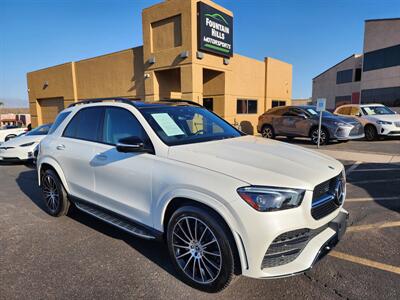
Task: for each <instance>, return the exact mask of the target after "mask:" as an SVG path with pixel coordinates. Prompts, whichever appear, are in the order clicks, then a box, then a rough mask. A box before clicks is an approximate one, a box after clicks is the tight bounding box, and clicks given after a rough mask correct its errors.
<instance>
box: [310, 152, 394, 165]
mask: <svg viewBox="0 0 400 300" xmlns="http://www.w3.org/2000/svg"><path fill="white" fill-rule="evenodd" d="M317 151H318V152H321V153H323V154H326V155H329V156H332V157H333V158H336V159H339V160H352V161H357V162H363V163H386V164H388V163H394V164H395V163H400V155H385V154H375V153H365V152H348V151H335V150H317Z"/></svg>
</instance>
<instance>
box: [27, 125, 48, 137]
mask: <svg viewBox="0 0 400 300" xmlns="http://www.w3.org/2000/svg"><path fill="white" fill-rule="evenodd" d="M50 127H51V124H45V125H42V126H39V127H37V128H35V129H33V130H31V131H29V132H28V133H27V134H26V136H33V135H46V134H47V133H48V132H49V130H50Z"/></svg>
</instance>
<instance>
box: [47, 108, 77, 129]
mask: <svg viewBox="0 0 400 300" xmlns="http://www.w3.org/2000/svg"><path fill="white" fill-rule="evenodd" d="M70 113H71V112H70V111H66V112H62V113H60V114H59V115H58V116H57V118H56V120H55V121H54V123H53V125H52V126H51V128H50V130H49V132H48V133H47V134H52V133H53V132H54V131H56V130H57V128H58V127H59V126H60V125H61V123H62V122H63V121H64V120H65V118H66V117H68V115H69V114H70Z"/></svg>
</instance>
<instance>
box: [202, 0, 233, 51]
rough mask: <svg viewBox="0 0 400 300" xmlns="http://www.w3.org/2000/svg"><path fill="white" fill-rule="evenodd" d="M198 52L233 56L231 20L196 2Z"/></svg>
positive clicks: (223, 14) (219, 12)
mask: <svg viewBox="0 0 400 300" xmlns="http://www.w3.org/2000/svg"><path fill="white" fill-rule="evenodd" d="M197 12H198V30H199V50H203V51H207V52H211V53H214V54H218V55H221V56H226V57H230V56H232V55H233V44H232V40H233V18H232V17H231V16H228V15H227V14H225V13H223V12H222V11H219V10H217V9H215V8H213V7H211V6H209V5H207V4H204V3H203V2H198V6H197Z"/></svg>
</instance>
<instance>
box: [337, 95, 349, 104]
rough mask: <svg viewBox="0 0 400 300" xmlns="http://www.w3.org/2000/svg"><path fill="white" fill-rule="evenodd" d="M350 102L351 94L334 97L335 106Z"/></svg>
mask: <svg viewBox="0 0 400 300" xmlns="http://www.w3.org/2000/svg"><path fill="white" fill-rule="evenodd" d="M350 103H351V95H348V96H347V95H346V96H336V97H335V107H338V106H341V105H344V104H350Z"/></svg>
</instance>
